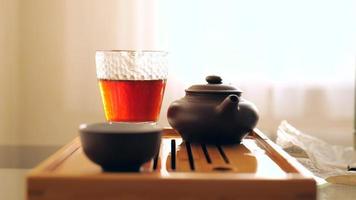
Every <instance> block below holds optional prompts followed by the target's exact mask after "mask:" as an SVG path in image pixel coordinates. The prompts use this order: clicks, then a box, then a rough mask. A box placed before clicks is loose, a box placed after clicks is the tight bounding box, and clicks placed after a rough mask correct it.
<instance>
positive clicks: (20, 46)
mask: <svg viewBox="0 0 356 200" xmlns="http://www.w3.org/2000/svg"><path fill="white" fill-rule="evenodd" d="M1 3H2V4H1V5H2V7H1V11H4V12H1V14H2V15H1V19H0V20H1V22H2V21H5V22H9V21H11V23H2V24H0V26H1V27H0V33H2V34H0V36H2V38H1V39H4V40H1V41H7V43H5V44H6V45H4V46H1V47H0V48H1V52H2V54H1V56H3V57H2V58H1V59H0V61H1V60H2V63H1V65H0V69H1V70H2V71H3V70H4V71H5V70H9V66H10V65H9V64H8V63H10V64H11V66H12V68H11V71H6V72H8V73H10V72H11V77H9V76H8V75H6V73H1V74H0V78H2V80H3V81H4V83H7V82H8V83H9V82H11V83H12V86H13V87H12V90H11V91H10V90H8V89H7V90H5V89H6V88H8V86H9V85H7V86H6V87H5V86H2V87H1V88H2V90H3V91H2V92H3V93H4V91H5V92H6V93H5V95H3V96H1V97H0V98H1V101H0V108H3V109H2V110H1V112H0V117H1V121H2V122H4V121H6V122H7V123H6V124H7V125H6V126H2V127H1V129H0V131H1V132H0V143H24V144H63V143H65V142H67V141H69V140H70V139H72V138H73V137H74V136H75V135H76V134H77V127H78V124H79V123H82V122H94V121H104V114H103V110H102V105H101V101H100V96H99V91H98V87H97V83H96V78H95V63H94V54H95V50H97V49H135V48H139V49H146V50H147V49H154V50H161V49H166V50H168V51H169V52H170V59H171V61H170V63H171V64H170V75H169V78H168V85H167V89H166V95H165V100H164V103H163V107H162V113H161V119H160V123H161V124H162V125H168V123H167V121H166V117H165V116H166V110H167V107H168V106H169V104H170V103H171V102H172V101H173V100H176V99H178V98H181V97H182V96H183V95H184V89H185V88H187V87H188V86H189V85H191V84H196V83H203V82H204V78H205V76H206V75H209V74H218V75H220V76H222V77H223V79H224V81H225V83H228V84H229V83H230V84H233V85H236V86H238V87H240V88H241V89H243V90H244V91H245V93H244V94H243V95H244V97H246V98H247V99H249V100H251V101H253V102H255V103H256V105H257V106H258V107H259V109H260V112H261V120H260V123H259V128H260V129H262V130H263V131H265V132H266V133H268V134H269V135H271V137H273V135H274V133H275V131H276V127H277V126H278V124H279V122H280V121H281V120H283V119H287V120H289V121H290V122H291V123H292V124H293V125H295V126H296V127H298V128H299V129H301V130H304V131H306V132H309V133H310V134H314V135H316V136H318V137H322V138H324V139H326V140H328V141H331V142H333V143H341V144H351V138H352V122H353V113H354V112H353V102H354V101H353V99H354V97H353V95H354V92H353V91H354V90H353V82H354V71H355V60H356V56H355V55H356V24H355V22H354V20H355V19H356V12H354V11H355V10H356V2H355V1H353V0H344V1H337V0H331V1H321V0H314V1H306V0H302V1H289V0H287V1H286V0H268V1H263V0H260V1H257V0H251V1H242V0H241V1H237V0H236V1H234V0H224V1H221V0H211V1H209V0H204V1H203V0H194V1H188V0H180V1H167V0H106V1H100V0H90V1H87V0H76V1H71V0H65V1H64V0H52V1H46V0H32V1H25V0H1ZM9 5H10V7H11V10H13V11H15V12H9V11H6V10H8V8H9ZM14 15H15V16H14ZM10 24H11V27H10V29H9V26H10ZM6 35H11V42H10V41H9V40H6ZM12 40H13V41H12ZM10 46H11V47H13V48H12V49H14V50H13V51H11V52H7V51H5V50H6V48H7V47H10ZM4 52H5V53H4ZM4 60H5V61H7V62H5V61H4ZM10 87H11V86H10ZM5 108H6V109H5ZM10 119H11V120H10ZM9 124H10V125H9ZM10 132H11V134H12V135H13V137H8V136H7V135H8V134H9V133H10ZM15 136H16V137H15Z"/></svg>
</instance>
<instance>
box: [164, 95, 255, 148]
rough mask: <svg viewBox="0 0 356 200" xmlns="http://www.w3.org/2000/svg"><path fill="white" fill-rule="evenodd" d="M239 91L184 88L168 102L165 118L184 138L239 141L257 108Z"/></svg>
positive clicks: (251, 124)
mask: <svg viewBox="0 0 356 200" xmlns="http://www.w3.org/2000/svg"><path fill="white" fill-rule="evenodd" d="M240 95H241V94H240V93H237V94H230V93H217V94H213V95H212V94H211V93H188V92H187V94H186V96H185V97H183V98H181V99H179V100H177V101H174V102H173V103H172V104H171V105H170V106H169V108H168V113H167V118H168V122H169V124H170V125H171V126H172V127H173V128H174V129H176V130H177V131H178V132H179V133H180V134H181V136H182V138H183V139H184V140H185V141H187V142H191V143H204V144H235V143H240V142H241V140H242V138H243V137H245V136H246V135H247V134H248V133H249V132H250V131H251V130H252V129H253V128H254V127H255V126H256V124H257V121H258V111H257V108H256V107H255V106H254V104H252V103H251V102H249V101H247V100H245V99H243V98H241V97H240ZM236 98H237V100H236ZM230 100H231V101H232V100H235V101H234V102H233V101H232V102H230ZM225 104H226V105H225Z"/></svg>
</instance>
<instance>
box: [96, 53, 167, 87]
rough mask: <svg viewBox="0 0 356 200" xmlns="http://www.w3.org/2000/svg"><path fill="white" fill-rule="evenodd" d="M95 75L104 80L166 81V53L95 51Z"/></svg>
mask: <svg viewBox="0 0 356 200" xmlns="http://www.w3.org/2000/svg"><path fill="white" fill-rule="evenodd" d="M95 60H96V74H97V78H98V79H106V80H159V79H166V78H167V74H168V69H167V52H163V51H97V52H96V56H95Z"/></svg>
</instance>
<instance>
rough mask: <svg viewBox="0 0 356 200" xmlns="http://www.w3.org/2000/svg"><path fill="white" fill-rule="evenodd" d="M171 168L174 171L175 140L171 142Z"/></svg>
mask: <svg viewBox="0 0 356 200" xmlns="http://www.w3.org/2000/svg"><path fill="white" fill-rule="evenodd" d="M171 168H172V170H176V140H174V139H173V140H171Z"/></svg>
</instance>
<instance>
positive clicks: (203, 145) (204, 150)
mask: <svg viewBox="0 0 356 200" xmlns="http://www.w3.org/2000/svg"><path fill="white" fill-rule="evenodd" d="M201 148H202V149H203V152H204V156H205V159H206V162H208V163H209V164H211V158H210V155H209V152H208V149H207V148H206V145H205V144H202V145H201Z"/></svg>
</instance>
